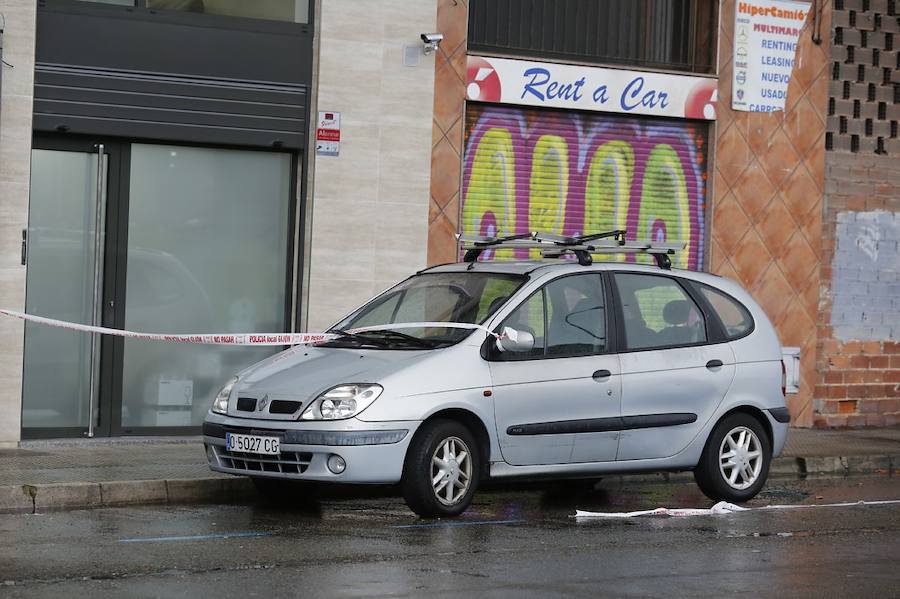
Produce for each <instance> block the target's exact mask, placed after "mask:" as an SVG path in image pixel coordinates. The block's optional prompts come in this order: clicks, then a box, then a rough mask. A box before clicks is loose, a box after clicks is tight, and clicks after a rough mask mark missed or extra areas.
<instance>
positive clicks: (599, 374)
mask: <svg viewBox="0 0 900 599" xmlns="http://www.w3.org/2000/svg"><path fill="white" fill-rule="evenodd" d="M591 376H592V377H593V378H595V379H605V378H609V377H610V376H612V373H611V372H610V371H608V370H596V371H594V374H593V375H591Z"/></svg>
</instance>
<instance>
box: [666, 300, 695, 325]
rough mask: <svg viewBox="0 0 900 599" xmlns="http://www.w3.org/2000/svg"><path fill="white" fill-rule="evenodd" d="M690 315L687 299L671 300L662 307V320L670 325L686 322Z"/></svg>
mask: <svg viewBox="0 0 900 599" xmlns="http://www.w3.org/2000/svg"><path fill="white" fill-rule="evenodd" d="M690 315H691V304H690V302H688V301H687V300H672V301H671V302H669V303H668V304H666V307H665V308H663V320H665V321H666V324H668V325H671V326H678V325H682V324H687V321H688V318H689V317H690Z"/></svg>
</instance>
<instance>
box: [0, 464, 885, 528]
mask: <svg viewBox="0 0 900 599" xmlns="http://www.w3.org/2000/svg"><path fill="white" fill-rule="evenodd" d="M769 474H770V475H774V476H798V477H804V476H808V475H832V476H834V475H838V476H852V475H857V474H884V475H887V476H893V475H895V474H896V475H900V455H874V456H839V457H811V458H776V459H774V460H773V461H772V465H771V467H770V469H769ZM644 479H645V477H644ZM628 480H631V481H634V482H640V481H641V480H642V477H640V476H629V477H623V482H625V481H628ZM664 480H666V481H676V480H680V477H679V476H678V475H677V473H676V474H669V475H668V476H665V475H664ZM255 496H256V491H255V489H254V486H253V483H252V482H251V481H250V479H249V478H247V477H237V476H236V477H228V478H223V477H209V478H193V479H165V480H117V481H108V482H99V483H85V482H71V483H51V484H39V485H9V486H0V514H10V513H12V514H35V513H40V512H46V511H52V510H66V509H89V508H97V507H113V506H125V505H159V504H173V505H174V504H189V503H235V502H239V501H241V500H246V499H248V498H252V497H255Z"/></svg>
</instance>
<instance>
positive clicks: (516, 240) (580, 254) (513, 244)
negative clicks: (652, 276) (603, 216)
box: [456, 229, 685, 270]
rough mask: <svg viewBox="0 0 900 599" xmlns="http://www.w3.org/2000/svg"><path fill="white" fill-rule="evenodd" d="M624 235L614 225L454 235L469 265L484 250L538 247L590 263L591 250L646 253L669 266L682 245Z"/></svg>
mask: <svg viewBox="0 0 900 599" xmlns="http://www.w3.org/2000/svg"><path fill="white" fill-rule="evenodd" d="M625 235H626V231H625V230H622V229H617V230H615V231H608V232H606V233H594V234H591V235H583V236H580V237H567V236H564V235H555V234H552V233H540V232H537V231H535V232H532V233H525V234H521V235H510V236H507V237H464V236H462V235H457V236H456V237H457V239H458V240H459V241H460V242H462V244H463V250H465V255H464V258H463V260H464V261H465V262H469V263H471V264H470V268H471V267H472V266H474V263H475V262H476V261H477V260H478V257H479V256H480V255H481V253H482V252H483V251H484V250H486V249H489V248H492V247H503V248H509V249H539V250H541V255H542V256H543V257H545V258H559V257H562V256H563V255H565V254H568V253H571V254H574V255H575V257H576V258H577V259H578V263H579V264H581V265H582V266H589V265H590V264H591V263H592V261H593V258H592V254H648V255H650V256H653V258H654V260H656V264H657V266H659V267H660V268H663V269H666V270H668V269H670V268H671V267H672V259H671V258H670V256H673V255H675V252H676V251H679V250H683V249H684V247H685V244H684V243H682V242H675V243H671V242H670V243H665V242H655V241H625Z"/></svg>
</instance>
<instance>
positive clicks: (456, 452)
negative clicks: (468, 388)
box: [400, 420, 481, 517]
mask: <svg viewBox="0 0 900 599" xmlns="http://www.w3.org/2000/svg"><path fill="white" fill-rule="evenodd" d="M480 467H481V462H480V458H479V453H478V447H477V445H476V442H475V438H474V436H473V435H472V433H471V432H470V431H469V429H468V428H466V427H465V426H464V425H462V424H460V423H459V422H456V421H453V420H434V421H431V422H426V423H425V424H424V425H423V426H422V428H421V429H420V430H419V431H418V432H417V433H416V436H415V438H414V439H413V441H412V443H411V444H410V447H409V450H408V452H407V454H406V462H405V463H404V465H403V478H402V480H401V482H400V486H401V488H402V491H403V498H404V499H405V500H406V505H408V506H409V508H410V509H411V510H412V511H414V512H415V513H417V514H418V515H420V516H424V517H441V516H456V515H459V514H461V513H462V512H463V511H465V509H466V508H467V507H468V506H469V504H470V503H471V502H472V497H473V496H474V495H475V490H476V488H477V487H478V476H479V472H480Z"/></svg>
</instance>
